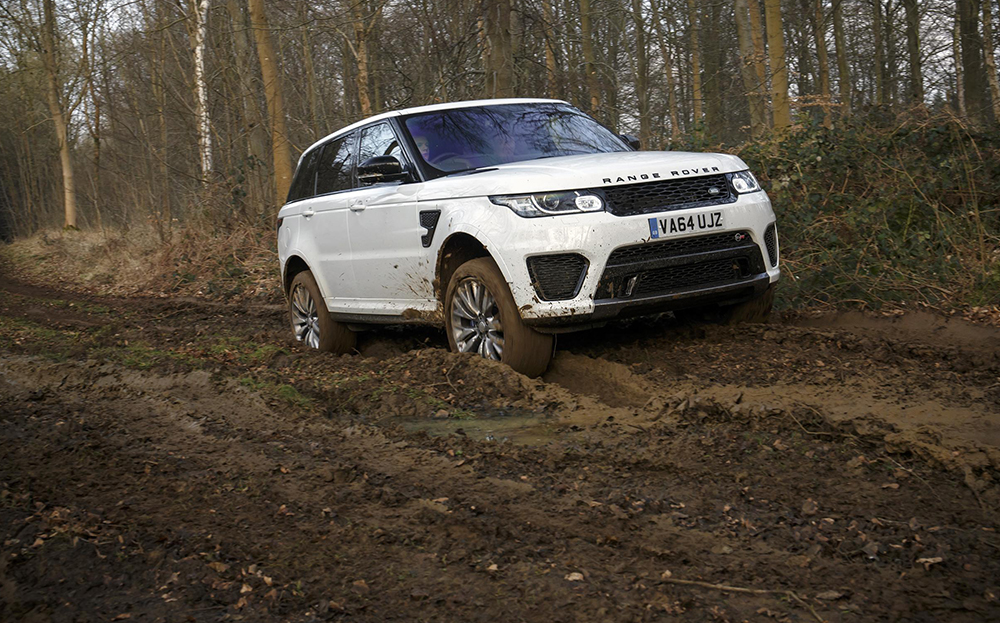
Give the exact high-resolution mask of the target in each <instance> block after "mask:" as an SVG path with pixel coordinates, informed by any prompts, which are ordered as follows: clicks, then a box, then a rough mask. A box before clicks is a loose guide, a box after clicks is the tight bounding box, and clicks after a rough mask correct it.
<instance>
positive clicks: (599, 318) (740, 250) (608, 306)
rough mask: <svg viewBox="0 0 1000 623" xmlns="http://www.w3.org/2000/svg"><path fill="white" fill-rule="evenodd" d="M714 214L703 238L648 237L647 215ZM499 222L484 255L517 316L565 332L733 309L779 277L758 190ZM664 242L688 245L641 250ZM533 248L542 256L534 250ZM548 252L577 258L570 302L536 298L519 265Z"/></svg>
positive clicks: (768, 213) (533, 282)
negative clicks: (712, 200) (655, 209)
mask: <svg viewBox="0 0 1000 623" xmlns="http://www.w3.org/2000/svg"><path fill="white" fill-rule="evenodd" d="M720 211H721V212H722V213H723V226H722V227H721V228H719V229H713V230H712V232H711V234H709V233H707V232H699V233H695V234H690V233H686V234H680V235H673V236H670V235H661V236H660V237H659V238H658V239H656V240H653V239H652V237H651V234H650V225H649V220H650V218H651V217H660V218H663V217H686V216H689V215H690V216H694V217H695V219H697V218H698V216H699V215H702V216H704V215H706V214H707V213H711V212H720ZM499 220H500V221H507V222H505V223H496V225H497V226H498V227H500V228H502V230H503V232H504V235H502V236H496V235H495V234H496V233H497V232H494V236H492V237H493V239H494V242H496V243H497V244H495V245H494V246H493V248H492V249H491V251H492V252H493V254H494V257H496V259H497V260H498V263H499V264H500V266H501V270H503V271H504V273H505V276H506V277H507V280H508V282H509V283H510V285H511V293H512V294H513V296H514V301H515V302H516V303H517V305H518V308H519V310H520V312H521V317H522V318H523V319H524V321H525V323H527V324H529V325H532V326H535V327H539V328H552V329H557V328H559V327H573V326H577V325H588V324H596V323H600V322H604V321H607V320H609V319H612V318H615V317H621V316H628V315H642V314H651V313H657V312H662V311H669V310H673V309H682V308H685V307H694V306H701V305H708V304H728V303H736V302H740V301H743V300H748V299H751V298H754V297H756V296H759V295H760V294H762V293H763V292H764V290H766V289H767V287H768V286H769V285H770V284H772V283H774V282H776V281H777V280H778V278H779V276H780V269H779V268H778V257H777V255H778V250H777V240H776V236H775V233H774V231H771V232H770V233H768V229H769V227H770V226H772V225H773V224H774V220H775V218H774V212H773V210H772V209H771V202H770V200H769V199H768V198H767V195H766V194H765V193H763V192H757V193H752V194H748V195H743V196H741V197H739V198H738V199H737V201H736V202H734V203H730V204H726V205H722V206H709V207H700V208H691V209H682V210H671V211H668V212H663V213H659V214H642V215H636V216H628V217H618V216H614V215H611V214H607V213H597V214H581V215H573V216H558V217H549V218H537V219H522V218H520V217H517V216H515V215H513V214H511V215H510V217H507V218H502V219H499ZM765 234H767V236H765ZM708 235H713V236H716V237H717V238H722V237H725V236H735V242H732V243H729V244H724V245H723V246H722V247H718V245H716V246H714V247H711V248H709V247H705V246H704V245H700V246H699V244H697V240H695V239H697V238H703V237H705V236H708ZM723 235H725V236H723ZM498 237H499V238H500V240H497V238H498ZM664 243H667V244H673V245H675V246H676V245H678V243H679V244H680V245H681V246H686V247H690V249H689V250H688V251H684V252H683V253H680V252H679V253H677V254H674V255H669V254H664V253H659V252H654V253H651V254H650V253H646V251H647V250H651V249H655V250H662V249H664V248H666V245H665V244H664ZM688 243H691V244H688ZM655 245H659V246H655ZM539 249H544V250H545V251H544V252H543V253H539ZM616 250H619V251H621V250H624V251H626V255H628V256H629V257H630V258H631V259H629V260H627V261H625V260H622V254H621V253H618V254H616V253H615V251H616ZM554 255H562V256H566V257H568V256H570V255H577V256H580V257H582V258H584V259H585V260H586V261H585V264H586V268H585V272H584V273H583V276H582V279H581V280H580V283H579V284H578V285H577V287H576V288H575V290H574V291H575V295H573V296H572V297H571V298H565V299H564V300H543V299H544V297H543V296H541V291H540V289H539V287H538V286H539V282H538V273H537V271H535V272H534V273H531V272H529V269H528V261H529V258H536V259H537V258H538V257H544V256H554ZM609 260H610V261H609ZM578 263H579V262H578ZM730 265H731V268H729V269H728V270H727V267H728V266H730ZM679 271H680V272H679ZM713 271H714V272H713ZM719 271H722V272H721V273H719ZM734 271H735V272H734ZM680 273H683V274H682V275H680V276H678V275H679V274H680ZM720 274H721V275H722V276H721V277H720ZM637 275H638V278H636V276H637ZM726 275H732V277H726ZM654 282H655V283H654ZM644 283H645V284H646V285H645V287H644V286H643V284H644ZM549 298H552V297H549Z"/></svg>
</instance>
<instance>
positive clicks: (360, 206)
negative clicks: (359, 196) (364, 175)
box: [351, 201, 368, 212]
mask: <svg viewBox="0 0 1000 623" xmlns="http://www.w3.org/2000/svg"><path fill="white" fill-rule="evenodd" d="M367 207H368V205H367V204H366V203H365V202H364V201H358V202H357V203H352V204H351V212H361V211H362V210H364V209H365V208H367Z"/></svg>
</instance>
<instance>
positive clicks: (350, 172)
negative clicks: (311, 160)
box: [302, 132, 357, 312]
mask: <svg viewBox="0 0 1000 623" xmlns="http://www.w3.org/2000/svg"><path fill="white" fill-rule="evenodd" d="M356 142H357V133H356V132H352V133H351V134H348V135H347V136H342V137H339V138H336V139H334V140H332V141H330V142H328V143H327V144H326V145H324V146H323V153H322V154H321V155H320V157H319V163H318V166H317V171H316V197H315V198H314V199H313V200H312V202H311V205H310V210H308V211H303V212H302V215H303V218H304V219H305V223H304V226H303V229H302V231H303V233H306V232H308V235H309V236H311V238H310V239H309V246H310V247H311V249H312V255H313V258H312V261H313V263H314V268H315V269H316V270H314V271H313V273H314V275H315V277H316V281H317V283H318V284H319V287H320V290H322V292H323V296H324V298H325V299H326V306H327V308H328V309H329V310H330V311H332V312H336V311H353V308H352V305H351V301H352V300H353V299H354V298H355V297H356V296H357V280H356V279H355V276H354V270H353V267H352V265H351V242H350V237H349V235H348V228H347V220H348V219H347V214H348V205H349V203H350V201H351V200H352V195H353V194H354V160H355V159H354V153H355V149H356Z"/></svg>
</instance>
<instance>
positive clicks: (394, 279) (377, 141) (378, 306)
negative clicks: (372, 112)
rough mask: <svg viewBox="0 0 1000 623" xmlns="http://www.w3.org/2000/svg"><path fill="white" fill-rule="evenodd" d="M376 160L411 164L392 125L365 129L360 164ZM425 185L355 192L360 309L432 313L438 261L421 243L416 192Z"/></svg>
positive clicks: (351, 217) (351, 223)
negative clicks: (381, 158) (396, 160)
mask: <svg viewBox="0 0 1000 623" xmlns="http://www.w3.org/2000/svg"><path fill="white" fill-rule="evenodd" d="M374 156H395V157H396V158H397V159H398V160H399V161H400V162H402V163H403V166H404V167H407V166H410V170H411V171H412V170H413V169H412V166H411V165H410V163H409V162H408V159H407V157H406V155H405V153H404V151H403V149H402V148H401V146H400V142H399V140H398V137H397V136H396V133H395V131H394V129H393V127H392V125H391V124H390V123H389V122H380V123H376V124H373V125H370V126H368V127H366V128H363V129H361V130H360V137H359V148H358V160H357V162H358V163H362V162H364V161H365V160H367V159H368V158H372V157H374ZM422 186H423V184H422V183H420V182H409V183H399V182H387V183H381V184H372V185H369V186H361V187H359V188H358V190H356V191H355V192H353V193H351V195H352V197H351V206H350V210H349V214H348V228H349V230H350V238H351V256H352V259H353V262H354V271H355V275H356V276H357V279H358V292H359V296H360V300H359V301H358V305H359V308H361V309H364V310H365V311H367V312H368V313H379V314H388V315H398V314H402V313H403V312H404V311H405V310H408V309H415V310H419V311H432V310H434V309H435V308H436V301H435V299H434V288H433V285H432V283H431V282H432V280H433V279H434V261H433V260H434V258H433V257H431V253H430V252H429V249H427V248H425V247H424V246H423V244H422V243H421V238H422V236H424V234H426V233H427V229H425V228H423V227H421V226H420V220H419V215H418V211H419V210H418V206H417V201H416V196H417V192H418V191H419V190H420V188H421V187H422Z"/></svg>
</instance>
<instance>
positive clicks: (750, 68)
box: [733, 0, 768, 136]
mask: <svg viewBox="0 0 1000 623" xmlns="http://www.w3.org/2000/svg"><path fill="white" fill-rule="evenodd" d="M733 8H734V10H735V16H736V36H737V40H738V42H739V48H740V57H741V59H742V61H743V63H742V65H741V67H740V73H741V75H742V77H743V88H744V89H745V90H746V92H747V99H748V101H749V103H750V132H751V133H752V134H753V135H754V136H762V135H763V134H764V133H765V132H767V129H768V124H767V101H766V99H765V98H764V88H765V87H764V84H763V81H762V80H759V79H758V76H757V71H756V68H755V65H756V63H755V61H754V48H753V36H752V35H751V32H750V8H749V5H748V4H747V0H735V2H734V3H733Z"/></svg>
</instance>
